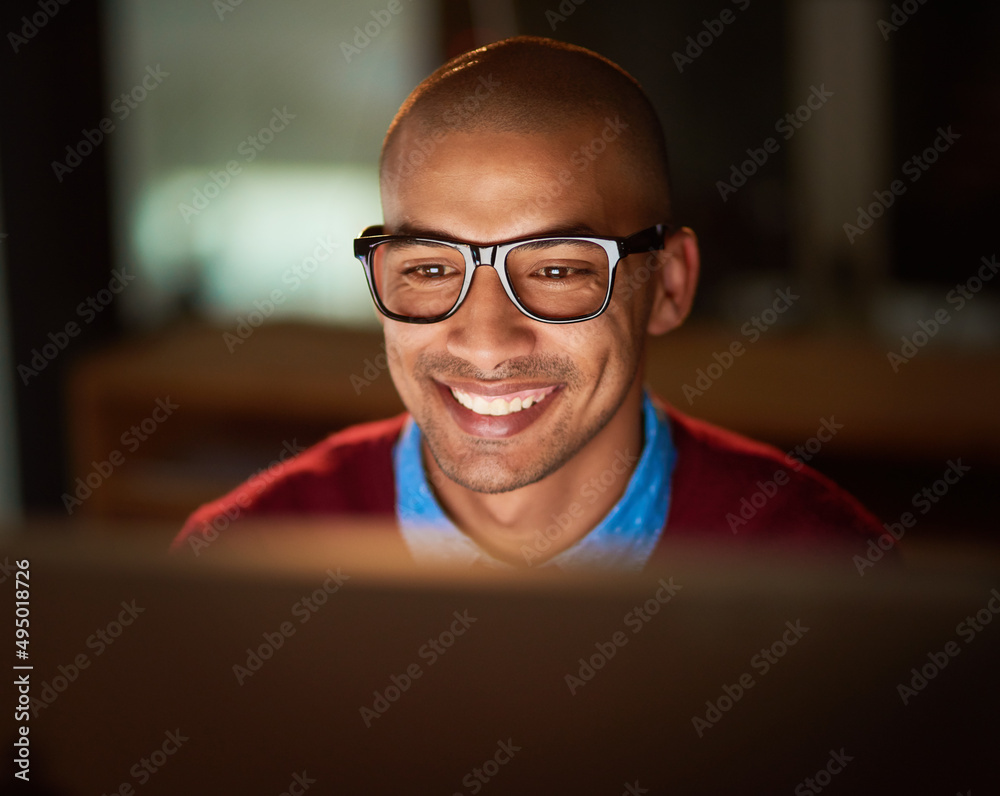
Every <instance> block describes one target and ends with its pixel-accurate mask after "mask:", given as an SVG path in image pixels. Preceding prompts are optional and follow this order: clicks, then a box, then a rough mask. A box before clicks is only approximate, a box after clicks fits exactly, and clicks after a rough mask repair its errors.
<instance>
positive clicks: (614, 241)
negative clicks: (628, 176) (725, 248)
mask: <svg viewBox="0 0 1000 796" xmlns="http://www.w3.org/2000/svg"><path fill="white" fill-rule="evenodd" d="M383 230H384V227H383V226H381V225H376V226H371V227H367V228H365V230H364V231H363V232H362V233H361V235H359V236H358V237H357V238H355V239H354V256H355V257H356V258H357V259H358V260H359V261H360V262H361V265H362V266H363V267H364V269H365V277H366V278H367V279H368V290H369V291H370V292H371V294H372V299H373V300H374V302H375V306H376V307H378V310H379V312H381V313H382V314H383V315H385V316H386V317H387V318H391V319H392V320H394V321H401V322H402V323H438V322H439V321H443V320H446V319H447V318H450V317H451V316H452V315H454V314H455V313H456V312H458V309H459V307H461V306H462V304H463V303H464V302H465V297H466V296H467V295H468V293H469V288H471V287H472V277H473V276H474V275H475V271H476V269H477V268H479V267H480V266H489V267H491V268H493V269H494V270H495V271H496V272H497V276H499V277H500V284H501V285H503V289H504V292H505V293H506V294H507V298H509V299H510V300H511V302H512V303H513V304H514V306H515V307H517V308H518V310H520V311H521V313H522V314H524V315H527V316H528V317H529V318H531V319H532V320H534V321H539V322H541V323H580V322H581V321H589V320H591V319H593V318H596V317H597V316H598V315H600V314H601V313H603V312H604V311H605V310H606V309H607V308H608V305H609V304H610V303H611V295H612V293H613V292H614V287H615V272H616V270H617V268H618V264H619V263H620V262H621V261H622V260H624V259H625V258H626V257H628V256H629V255H630V254H639V253H640V252H652V251H659V250H662V249H663V248H664V246H665V245H666V238H667V237H668V235H669V234H670V232H671V226H670V225H669V224H657V225H655V226H652V227H649V228H647V229H644V230H641V231H640V232H636V233H635V234H634V235H629V236H628V237H626V238H608V237H591V236H588V235H537V236H535V237H531V238H518V239H516V240H508V241H501V242H500V243H467V242H465V241H460V240H451V239H449V238H431V237H425V236H423V235H385V234H383ZM391 240H398V241H413V242H417V243H432V244H443V245H445V246H451V247H452V248H454V249H457V250H458V251H460V252H461V253H462V256H463V257H464V258H465V277H464V281H463V283H462V290H461V292H460V293H459V294H458V298H457V299H455V303H454V304H453V305H452V307H451V309H449V310H448V311H447V312H445V313H443V314H441V315H435V316H433V317H431V318H413V317H410V316H409V315H400V314H398V313H395V312H392V311H391V310H390V309H389V308H388V307H386V306H385V304H384V303H383V302H382V299H381V298H380V297H379V295H378V290H377V289H376V287H375V274H374V273H373V272H372V252H373V251H374V250H375V248H376V247H377V246H379V245H381V244H383V243H385V242H386V241H391ZM547 240H575V241H585V242H587V243H593V244H596V245H598V246H600V247H601V248H603V249H604V251H605V252H606V253H607V255H608V263H609V270H608V290H607V294H606V295H605V296H604V302H603V303H602V304H601V308H600V309H599V310H597V311H596V312H592V313H588V314H587V315H575V316H573V317H571V318H546V317H543V316H541V315H536V314H535V313H533V312H532V311H531V310H529V309H528V308H527V307H525V306H524V305H523V304H522V303H521V301H520V299H519V298H518V296H517V292H516V291H515V290H514V286H513V285H512V284H511V283H510V280H509V279H508V278H507V255H508V254H509V253H510V251H511V250H513V249H515V248H517V247H518V246H523V245H524V244H526V243H536V242H539V241H547ZM498 263H499V265H498Z"/></svg>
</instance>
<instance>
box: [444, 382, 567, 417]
mask: <svg viewBox="0 0 1000 796" xmlns="http://www.w3.org/2000/svg"><path fill="white" fill-rule="evenodd" d="M448 389H449V390H450V391H451V394H452V396H453V397H454V398H455V400H456V401H458V402H459V403H460V404H461V405H462V406H464V407H465V408H466V409H469V410H470V411H472V412H475V413H476V414H477V415H489V416H493V417H501V416H503V415H512V414H516V413H517V412H522V411H524V410H525V409H528V408H529V407H531V406H534V405H535V404H537V403H539V402H541V401H544V400H545V398H546V397H548V395H549V394H550V393H552V392H553V391H555V389H556V388H555V387H554V386H553V387H542V388H539V389H535V390H521V391H520V392H516V393H510V394H508V395H501V396H483V395H477V394H475V393H470V392H466V391H464V390H459V389H457V388H455V387H449V388H448Z"/></svg>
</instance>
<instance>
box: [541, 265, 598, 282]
mask: <svg viewBox="0 0 1000 796" xmlns="http://www.w3.org/2000/svg"><path fill="white" fill-rule="evenodd" d="M590 273H592V271H591V270H590V269H589V268H574V267H572V266H569V265H539V266H538V268H537V269H535V273H534V275H535V276H538V277H541V278H542V279H544V280H546V281H552V282H563V281H566V280H567V279H571V278H573V277H582V276H587V275H588V274H590Z"/></svg>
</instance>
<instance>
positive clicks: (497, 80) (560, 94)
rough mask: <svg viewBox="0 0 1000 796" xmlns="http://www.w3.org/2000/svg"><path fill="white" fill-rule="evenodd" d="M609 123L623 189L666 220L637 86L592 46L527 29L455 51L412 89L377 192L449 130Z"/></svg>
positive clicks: (658, 139) (538, 131) (535, 129)
mask: <svg viewBox="0 0 1000 796" xmlns="http://www.w3.org/2000/svg"><path fill="white" fill-rule="evenodd" d="M609 126H610V129H611V130H612V131H613V133H614V138H613V143H612V144H609V147H608V149H611V150H613V151H614V152H615V153H616V154H617V157H618V159H619V162H620V164H621V168H622V169H624V171H625V176H626V178H627V179H628V181H629V185H630V188H631V189H632V190H634V192H635V195H636V197H637V198H641V200H642V202H643V204H646V205H647V206H648V211H649V213H650V214H651V215H652V216H655V217H656V218H658V219H664V220H669V218H670V190H669V182H668V175H667V152H666V144H665V142H664V136H663V130H662V127H661V126H660V122H659V119H658V118H657V115H656V111H655V110H654V109H653V106H652V104H651V103H650V102H649V99H648V98H647V97H646V95H645V93H644V92H643V91H642V89H641V88H640V86H639V84H638V83H637V82H636V81H635V79H634V78H632V77H631V76H630V75H629V74H628V73H627V72H625V71H624V70H623V69H621V68H620V67H619V66H617V65H616V64H614V63H612V62H611V61H609V60H608V59H606V58H604V57H603V56H600V55H598V54H597V53H594V52H591V51H590V50H586V49H584V48H582V47H576V46H574V45H570V44H565V43H562V42H557V41H553V40H551V39H543V38H538V37H531V36H518V37H516V38H513V39H506V40H504V41H501V42H497V43H495V44H491V45H489V46H487V47H483V48H480V49H478V50H473V51H471V52H468V53H465V54H464V55H460V56H458V57H457V58H454V59H452V60H451V61H449V62H448V63H446V64H444V66H442V67H440V68H439V69H438V70H437V71H436V72H434V73H433V74H432V75H430V77H428V78H427V79H426V80H424V81H423V82H422V83H421V84H420V85H419V86H417V88H416V89H414V91H413V93H411V94H410V96H409V97H408V98H407V99H406V101H405V102H404V103H403V105H402V107H401V108H400V109H399V112H398V113H397V114H396V117H395V119H393V121H392V124H391V125H390V127H389V132H388V133H387V135H386V138H385V143H384V144H383V146H382V157H381V160H380V163H379V170H380V176H381V181H382V185H383V189H385V188H386V187H387V186H388V185H391V184H392V183H393V182H395V181H397V180H401V179H405V178H406V177H407V176H408V175H410V174H412V173H413V171H414V170H415V169H417V168H419V166H420V165H421V163H422V162H423V161H424V159H425V158H426V157H427V156H428V155H429V154H430V152H431V151H433V150H434V149H435V148H436V147H438V146H446V145H447V137H448V135H449V134H451V133H454V132H460V133H480V132H484V133H515V134H522V135H546V134H553V133H560V132H564V131H566V130H572V129H579V128H587V129H589V128H593V129H595V130H603V129H606V128H609ZM607 138H608V137H607V136H606V137H605V141H607ZM570 154H571V153H569V152H567V158H569V156H570Z"/></svg>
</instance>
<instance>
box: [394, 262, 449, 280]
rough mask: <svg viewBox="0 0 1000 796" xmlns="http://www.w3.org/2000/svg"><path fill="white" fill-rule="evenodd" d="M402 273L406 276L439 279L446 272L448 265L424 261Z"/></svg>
mask: <svg viewBox="0 0 1000 796" xmlns="http://www.w3.org/2000/svg"><path fill="white" fill-rule="evenodd" d="M403 273H405V274H407V275H408V276H418V277H423V278H425V279H439V278H440V277H442V276H445V275H446V274H447V273H448V266H446V265H444V264H443V263H424V264H421V265H415V266H413V267H412V268H407V269H406V270H405V271H404V272H403Z"/></svg>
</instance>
